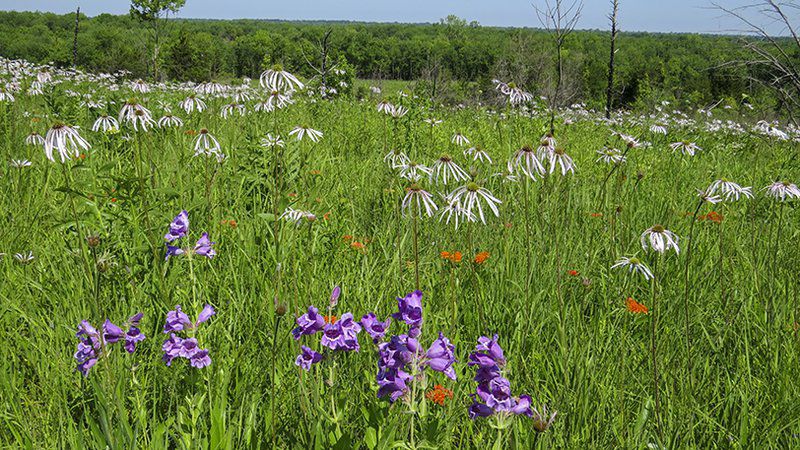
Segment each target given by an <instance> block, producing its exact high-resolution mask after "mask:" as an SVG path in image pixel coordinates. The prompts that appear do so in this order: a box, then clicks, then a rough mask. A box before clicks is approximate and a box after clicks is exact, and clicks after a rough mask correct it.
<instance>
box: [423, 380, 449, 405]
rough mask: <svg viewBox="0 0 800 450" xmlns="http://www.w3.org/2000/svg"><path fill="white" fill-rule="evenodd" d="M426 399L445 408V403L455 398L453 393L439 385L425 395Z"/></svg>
mask: <svg viewBox="0 0 800 450" xmlns="http://www.w3.org/2000/svg"><path fill="white" fill-rule="evenodd" d="M425 398H427V399H428V400H430V401H432V402H433V403H436V404H437V405H439V406H444V401H445V400H446V399H448V398H453V391H451V390H450V389H447V388H445V387H444V386H442V385H441V384H437V385H436V386H434V387H433V389H431V390H430V391H428V392H426V393H425Z"/></svg>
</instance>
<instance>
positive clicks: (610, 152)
mask: <svg viewBox="0 0 800 450" xmlns="http://www.w3.org/2000/svg"><path fill="white" fill-rule="evenodd" d="M597 154H598V155H600V157H599V158H597V159H596V160H595V162H600V161H603V162H604V163H606V164H620V163H623V162H625V156H623V155H622V152H620V151H619V150H617V149H615V148H608V147H604V148H603V149H602V150H598V151H597Z"/></svg>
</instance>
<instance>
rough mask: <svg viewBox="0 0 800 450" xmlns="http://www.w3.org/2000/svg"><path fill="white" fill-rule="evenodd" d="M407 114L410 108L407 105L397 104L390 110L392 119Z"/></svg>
mask: <svg viewBox="0 0 800 450" xmlns="http://www.w3.org/2000/svg"><path fill="white" fill-rule="evenodd" d="M406 114H408V108H406V107H405V106H395V107H394V108H392V110H391V111H389V115H390V116H392V119H400V118H402V117H403V116H405V115H406Z"/></svg>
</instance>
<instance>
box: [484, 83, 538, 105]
mask: <svg viewBox="0 0 800 450" xmlns="http://www.w3.org/2000/svg"><path fill="white" fill-rule="evenodd" d="M492 82H493V83H494V84H495V85H496V86H495V89H497V90H498V91H500V93H502V94H503V95H505V96H506V98H507V99H508V102H509V103H510V104H511V105H514V106H517V105H520V104H522V103H527V102H529V101H531V100H533V94H531V93H530V92H525V91H524V90H522V89H521V88H519V87H518V86H517V85H516V84H515V83H513V82H511V83H504V82H502V81H500V80H492Z"/></svg>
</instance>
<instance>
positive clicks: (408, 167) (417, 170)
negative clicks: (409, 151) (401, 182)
mask: <svg viewBox="0 0 800 450" xmlns="http://www.w3.org/2000/svg"><path fill="white" fill-rule="evenodd" d="M395 168H396V169H400V178H405V179H406V180H410V181H419V179H420V178H422V176H423V175H427V176H430V175H431V173H433V171H432V170H431V169H430V168H429V167H426V166H423V165H422V164H417V163H415V162H414V161H408V162H407V163H406V164H403V165H399V166H395Z"/></svg>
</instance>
